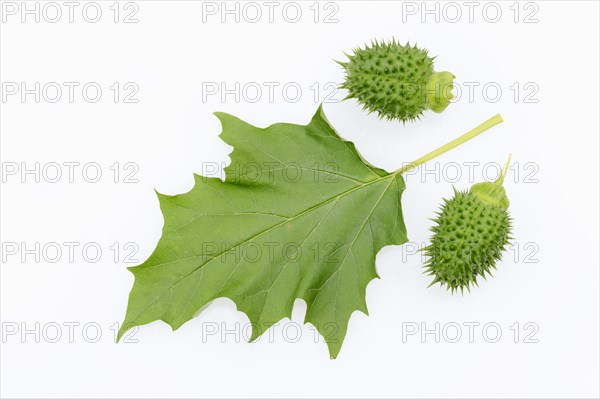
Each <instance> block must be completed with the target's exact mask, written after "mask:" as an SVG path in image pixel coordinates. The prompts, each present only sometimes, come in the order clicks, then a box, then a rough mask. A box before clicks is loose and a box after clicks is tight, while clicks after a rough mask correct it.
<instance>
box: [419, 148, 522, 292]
mask: <svg viewBox="0 0 600 399" xmlns="http://www.w3.org/2000/svg"><path fill="white" fill-rule="evenodd" d="M509 162H510V158H509V161H508V162H507V164H506V167H505V168H504V170H503V171H502V173H501V175H500V177H499V178H498V179H497V180H496V181H495V182H483V183H477V184H474V185H473V186H472V187H471V189H470V190H469V191H457V190H454V197H453V198H452V199H446V200H444V203H443V205H442V206H441V210H440V212H438V214H437V216H438V217H437V219H435V220H434V221H435V223H436V224H435V225H434V226H433V227H432V229H431V230H432V231H433V233H434V234H433V237H432V239H431V244H430V245H429V246H427V247H425V248H424V249H423V250H424V251H425V253H426V255H427V256H428V261H427V263H426V264H425V267H426V269H427V270H426V273H427V274H429V275H432V276H434V279H433V282H432V283H431V285H433V284H436V283H440V284H441V285H443V286H446V287H447V288H448V289H450V290H451V291H452V292H454V291H456V290H458V289H460V290H461V291H463V290H464V289H465V288H467V289H470V287H471V285H477V278H478V277H479V276H481V277H483V278H485V277H486V274H487V275H490V276H491V269H495V268H496V261H498V260H500V259H501V258H502V252H503V251H504V250H505V249H506V246H507V245H509V241H510V239H511V237H510V232H511V218H510V216H509V214H508V211H507V209H508V205H509V201H508V198H507V196H506V191H505V190H504V187H503V186H502V184H503V182H504V176H505V174H506V170H507V168H508V165H509Z"/></svg>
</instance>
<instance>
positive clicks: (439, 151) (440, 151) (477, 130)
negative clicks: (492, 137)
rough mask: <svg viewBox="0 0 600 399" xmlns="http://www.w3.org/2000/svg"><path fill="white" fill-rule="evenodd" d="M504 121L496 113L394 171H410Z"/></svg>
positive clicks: (400, 172) (401, 172)
mask: <svg viewBox="0 0 600 399" xmlns="http://www.w3.org/2000/svg"><path fill="white" fill-rule="evenodd" d="M502 122H504V120H503V119H502V117H501V116H500V114H498V115H495V116H493V117H491V118H490V119H488V120H487V121H485V122H483V123H482V124H481V125H479V126H477V127H476V128H474V129H472V130H470V131H469V132H467V133H465V134H463V135H462V136H460V137H457V138H456V139H454V140H452V141H450V142H449V143H446V144H444V145H443V146H441V147H440V148H438V149H435V150H433V151H431V152H430V153H429V154H426V155H424V156H422V157H421V158H419V159H417V160H415V161H413V162H411V163H409V164H407V165H404V166H403V167H401V168H400V169H398V170H397V171H396V172H394V174H398V173H399V174H403V173H405V172H408V171H410V170H412V169H414V168H416V167H418V166H419V165H421V164H424V163H425V162H428V161H430V160H432V159H434V158H436V157H438V156H440V155H442V154H443V153H445V152H448V151H450V150H451V149H453V148H456V147H458V146H459V145H461V144H464V143H466V142H467V141H469V140H471V139H473V138H475V137H477V136H479V135H480V134H481V133H483V132H485V131H486V130H488V129H490V128H491V127H494V126H496V125H498V124H500V123H502Z"/></svg>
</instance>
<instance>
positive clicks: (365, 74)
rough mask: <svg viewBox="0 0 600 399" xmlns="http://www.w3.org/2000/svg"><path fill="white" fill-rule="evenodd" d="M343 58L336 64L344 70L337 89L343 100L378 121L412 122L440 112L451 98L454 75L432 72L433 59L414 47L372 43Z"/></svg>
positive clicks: (393, 42)
mask: <svg viewBox="0 0 600 399" xmlns="http://www.w3.org/2000/svg"><path fill="white" fill-rule="evenodd" d="M346 56H347V57H348V59H349V61H348V62H340V61H337V62H338V64H340V65H341V66H342V67H343V68H344V69H345V71H346V80H345V82H344V83H343V84H342V85H341V86H340V87H341V88H342V89H347V90H348V92H349V94H348V96H347V97H346V98H345V99H348V98H356V99H357V100H358V102H359V103H360V104H362V105H363V109H365V110H367V111H368V112H369V113H372V112H377V113H378V114H379V117H380V118H387V119H389V120H394V119H398V120H401V121H402V122H406V121H413V120H415V119H420V117H421V115H422V114H423V112H424V111H426V110H427V109H431V110H432V111H434V112H438V113H439V112H442V111H443V110H445V109H446V107H447V106H448V104H450V100H451V99H452V98H454V96H453V95H452V89H453V80H454V78H455V76H454V75H452V74H451V73H450V72H434V70H433V58H431V57H429V56H428V55H427V50H423V49H419V48H417V46H416V45H415V46H412V47H411V46H410V45H409V44H408V43H406V45H401V44H400V43H398V42H396V41H395V40H394V39H392V41H391V42H389V43H384V42H377V41H373V42H372V43H371V46H370V47H368V46H367V47H365V48H364V49H361V48H356V49H354V54H353V55H348V54H346Z"/></svg>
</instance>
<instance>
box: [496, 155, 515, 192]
mask: <svg viewBox="0 0 600 399" xmlns="http://www.w3.org/2000/svg"><path fill="white" fill-rule="evenodd" d="M511 158H512V154H508V161H506V165H504V169H502V172H500V176H498V178H497V179H496V181H495V182H494V183H496V184H499V185H502V184H504V176H506V172H508V167H509V166H510V160H511Z"/></svg>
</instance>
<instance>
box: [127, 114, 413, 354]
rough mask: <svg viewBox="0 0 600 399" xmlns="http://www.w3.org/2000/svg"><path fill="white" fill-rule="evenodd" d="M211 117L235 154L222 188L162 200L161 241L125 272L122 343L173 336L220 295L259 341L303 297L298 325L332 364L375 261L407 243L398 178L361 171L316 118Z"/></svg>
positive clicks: (207, 183) (216, 182)
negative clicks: (153, 329) (266, 122)
mask: <svg viewBox="0 0 600 399" xmlns="http://www.w3.org/2000/svg"><path fill="white" fill-rule="evenodd" d="M216 116H217V117H218V118H219V119H220V121H221V123H222V126H223V132H222V133H221V135H220V137H221V138H222V139H223V140H224V141H225V142H227V143H228V144H230V145H231V146H233V147H234V149H233V152H232V153H231V154H230V157H231V164H230V165H229V166H228V167H227V168H226V169H225V174H226V177H225V181H222V180H220V179H217V178H208V177H203V176H198V175H195V185H194V187H193V188H192V190H190V191H189V192H188V193H185V194H181V195H175V196H168V195H163V194H158V198H159V202H160V207H161V210H162V213H163V215H164V219H165V224H164V227H163V233H162V237H161V239H160V241H159V242H158V245H157V247H156V249H155V251H154V252H153V253H152V255H151V256H150V258H148V260H146V261H145V262H144V263H143V264H141V265H139V266H136V267H132V268H130V269H129V270H131V272H132V273H133V274H134V276H135V282H134V285H133V288H132V290H131V293H130V295H129V304H128V307H127V314H126V317H125V321H124V322H123V326H122V328H121V330H120V331H119V338H120V337H121V336H122V335H123V334H124V333H125V332H126V331H127V330H128V329H129V328H131V327H133V326H136V325H142V324H147V323H150V322H152V321H155V320H162V321H164V322H166V323H168V324H169V325H170V326H171V327H172V328H173V329H174V330H175V329H177V328H179V327H180V326H181V325H182V324H184V323H185V322H186V321H188V320H190V319H192V318H193V317H194V316H195V315H196V314H197V313H198V312H199V311H200V310H201V309H202V308H204V307H205V306H206V305H207V304H209V303H210V302H211V301H212V300H214V299H216V298H219V297H226V298H230V299H231V300H232V301H233V302H234V303H235V304H236V305H237V308H238V310H240V311H242V312H244V313H245V314H246V315H247V316H248V318H249V319H250V322H251V323H252V327H253V328H252V337H251V340H255V339H256V338H258V337H259V336H260V335H261V334H262V333H263V332H265V331H266V329H268V327H269V326H271V325H273V324H274V323H277V322H278V321H280V320H281V319H283V318H286V317H291V313H292V307H293V305H294V301H295V300H296V298H300V299H303V300H304V301H305V302H306V305H307V311H306V318H305V322H307V323H311V324H313V325H314V326H315V327H316V329H317V330H318V331H319V333H320V334H321V335H322V336H323V337H324V338H325V341H326V342H327V345H328V347H329V354H330V356H331V357H332V358H335V357H336V356H337V355H338V353H339V351H340V348H341V346H342V342H343V340H344V337H345V335H346V330H347V327H348V321H349V319H350V316H351V314H352V313H353V312H354V311H356V310H359V311H361V312H364V313H365V314H367V304H366V301H365V291H366V287H367V285H368V283H369V282H370V281H371V280H372V279H374V278H375V277H378V276H377V272H376V269H375V255H376V254H377V252H378V251H379V250H380V249H381V248H382V247H384V246H386V245H394V244H395V245H399V244H403V243H405V242H406V241H407V237H406V228H405V226H404V220H403V217H402V209H401V203H400V197H401V194H402V191H403V190H404V188H405V185H404V180H403V179H402V176H401V174H400V173H393V174H390V173H387V172H386V171H384V170H382V169H378V168H375V167H373V166H371V165H370V164H368V163H367V162H366V161H365V160H364V159H363V158H362V157H361V156H360V154H359V153H358V151H357V150H356V148H355V146H354V144H352V143H351V142H348V141H346V140H344V139H342V138H341V137H340V136H339V135H338V134H337V133H336V132H335V130H334V129H333V128H332V127H331V125H330V124H329V122H328V121H327V119H326V118H325V115H324V113H323V110H322V109H321V108H319V110H318V111H317V113H316V114H315V116H314V117H313V118H312V120H311V122H310V123H309V124H308V125H307V126H301V125H293V124H287V123H278V124H275V125H272V126H269V127H267V128H264V129H261V128H257V127H255V126H252V125H250V124H248V123H246V122H244V121H242V120H240V119H238V118H236V117H234V116H231V115H228V114H224V113H216Z"/></svg>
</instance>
